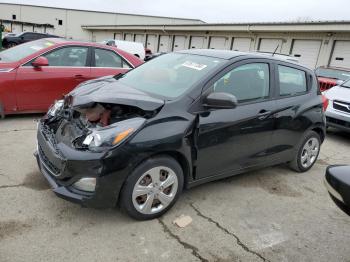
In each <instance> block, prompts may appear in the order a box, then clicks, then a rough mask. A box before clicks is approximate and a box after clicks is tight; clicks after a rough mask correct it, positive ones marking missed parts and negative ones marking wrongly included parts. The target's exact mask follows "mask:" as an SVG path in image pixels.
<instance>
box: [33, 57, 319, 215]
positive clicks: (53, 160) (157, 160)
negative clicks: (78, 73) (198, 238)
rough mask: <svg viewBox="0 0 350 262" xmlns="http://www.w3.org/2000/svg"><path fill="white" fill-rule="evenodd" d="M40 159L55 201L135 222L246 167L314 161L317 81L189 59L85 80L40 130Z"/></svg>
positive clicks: (296, 70) (225, 61)
mask: <svg viewBox="0 0 350 262" xmlns="http://www.w3.org/2000/svg"><path fill="white" fill-rule="evenodd" d="M37 138H38V151H37V152H36V154H35V155H36V157H37V161H38V164H39V168H40V170H41V172H42V173H43V174H44V176H45V177H46V179H47V180H48V181H49V182H50V184H51V185H52V187H53V188H54V189H53V190H54V192H55V193H56V194H57V195H58V196H60V197H62V198H65V199H67V200H70V201H73V202H77V203H80V204H82V205H83V206H88V207H99V208H101V207H104V208H107V207H114V206H115V205H116V204H117V203H118V201H119V204H120V205H121V207H122V208H123V209H124V210H126V211H127V213H128V214H129V215H130V216H132V217H134V218H136V219H151V218H155V217H158V216H160V215H162V214H163V213H165V212H166V211H167V210H168V209H169V208H170V207H171V206H172V205H173V204H174V203H175V201H176V200H177V199H178V197H179V195H180V193H181V191H182V190H183V189H184V188H190V187H193V186H196V185H199V184H202V183H205V182H209V181H212V180H217V179H221V178H225V177H229V176H232V175H236V174H239V173H243V172H247V171H249V170H253V169H257V168H262V167H267V166H271V165H276V164H281V163H289V165H290V167H291V168H292V169H294V170H296V171H298V172H305V171H307V170H309V169H310V168H311V167H312V166H313V164H314V163H315V161H316V159H317V157H318V154H319V151H320V146H321V143H322V142H323V140H324V138H325V117H324V112H323V103H322V97H321V94H320V91H319V90H318V85H317V78H316V76H315V74H314V72H313V71H312V70H310V69H308V68H305V67H303V66H300V65H297V64H295V63H290V62H286V61H282V60H279V59H276V58H273V57H266V56H262V55H257V54H249V53H240V52H234V51H220V50H188V51H181V52H176V53H171V54H166V55H163V56H160V57H158V58H157V59H154V60H151V61H149V62H147V63H145V64H143V65H141V66H139V67H137V68H135V69H133V70H131V71H129V72H128V73H126V74H124V75H121V74H120V75H117V76H114V77H105V78H101V79H97V80H92V81H89V82H85V83H83V84H81V85H80V86H78V87H77V88H76V89H75V90H73V91H72V92H71V93H70V94H69V95H67V96H66V97H65V99H64V101H58V102H57V103H56V104H55V105H54V106H53V107H52V108H51V109H50V110H49V112H48V114H47V115H46V116H45V117H44V118H43V119H42V120H41V121H40V122H39V124H38V134H37Z"/></svg>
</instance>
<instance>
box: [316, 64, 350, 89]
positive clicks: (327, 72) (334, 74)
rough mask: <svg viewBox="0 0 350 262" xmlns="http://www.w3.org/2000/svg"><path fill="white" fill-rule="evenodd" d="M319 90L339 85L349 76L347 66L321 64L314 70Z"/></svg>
mask: <svg viewBox="0 0 350 262" xmlns="http://www.w3.org/2000/svg"><path fill="white" fill-rule="evenodd" d="M315 73H316V76H317V78H318V82H319V83H320V89H321V91H322V92H323V91H326V90H328V89H330V88H332V87H333V86H336V85H341V84H342V83H344V82H345V81H346V80H348V79H349V78H350V69H349V68H339V67H330V66H328V67H325V66H321V67H318V68H316V70H315Z"/></svg>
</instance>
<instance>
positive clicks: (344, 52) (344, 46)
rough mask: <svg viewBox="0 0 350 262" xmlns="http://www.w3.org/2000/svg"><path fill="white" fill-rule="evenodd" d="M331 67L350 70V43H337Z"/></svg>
mask: <svg viewBox="0 0 350 262" xmlns="http://www.w3.org/2000/svg"><path fill="white" fill-rule="evenodd" d="M330 66H338V67H347V68H350V41H339V40H338V41H335V44H334V50H333V54H332V58H331V62H330Z"/></svg>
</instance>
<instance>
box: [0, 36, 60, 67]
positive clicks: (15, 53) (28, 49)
mask: <svg viewBox="0 0 350 262" xmlns="http://www.w3.org/2000/svg"><path fill="white" fill-rule="evenodd" d="M53 45H54V43H53V42H50V41H47V40H37V41H33V42H29V43H25V44H21V45H18V46H15V47H12V48H9V49H6V50H4V51H1V52H0V63H2V62H4V63H6V62H14V61H18V60H21V59H23V58H25V57H27V56H30V55H33V54H34V53H36V52H38V51H40V50H43V49H46V48H48V47H51V46H53Z"/></svg>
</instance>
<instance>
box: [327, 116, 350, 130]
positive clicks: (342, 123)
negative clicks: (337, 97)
mask: <svg viewBox="0 0 350 262" xmlns="http://www.w3.org/2000/svg"><path fill="white" fill-rule="evenodd" d="M326 121H327V123H333V124H336V125H339V126H344V127H346V128H350V122H346V121H343V120H340V119H336V118H333V117H328V116H327V117H326Z"/></svg>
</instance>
